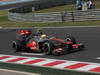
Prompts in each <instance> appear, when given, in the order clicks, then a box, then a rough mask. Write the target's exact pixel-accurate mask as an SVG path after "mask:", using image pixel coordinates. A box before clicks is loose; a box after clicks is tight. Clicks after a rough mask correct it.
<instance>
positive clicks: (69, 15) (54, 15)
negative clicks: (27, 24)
mask: <svg viewBox="0 0 100 75" xmlns="http://www.w3.org/2000/svg"><path fill="white" fill-rule="evenodd" d="M8 19H9V20H12V21H32V22H68V21H72V22H73V21H93V20H100V9H92V10H88V11H62V12H50V13H26V14H21V13H11V12H9V13H8Z"/></svg>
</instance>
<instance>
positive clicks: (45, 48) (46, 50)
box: [44, 44, 50, 54]
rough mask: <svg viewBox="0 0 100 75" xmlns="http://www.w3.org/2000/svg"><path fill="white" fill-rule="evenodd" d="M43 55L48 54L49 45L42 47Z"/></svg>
mask: <svg viewBox="0 0 100 75" xmlns="http://www.w3.org/2000/svg"><path fill="white" fill-rule="evenodd" d="M44 53H45V54H49V53H50V45H49V44H45V45H44Z"/></svg>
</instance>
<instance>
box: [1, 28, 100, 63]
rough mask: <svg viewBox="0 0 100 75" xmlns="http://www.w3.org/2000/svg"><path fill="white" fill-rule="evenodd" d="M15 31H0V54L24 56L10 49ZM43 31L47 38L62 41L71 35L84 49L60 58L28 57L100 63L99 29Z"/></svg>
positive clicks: (47, 56) (54, 29)
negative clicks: (56, 38)
mask: <svg viewBox="0 0 100 75" xmlns="http://www.w3.org/2000/svg"><path fill="white" fill-rule="evenodd" d="M16 30H17V29H0V54H8V55H20V56H24V55H22V54H21V53H20V52H18V53H15V52H14V50H13V49H12V47H11V42H12V40H14V39H15V37H16ZM35 30H36V29H33V32H34V31H35ZM43 31H44V32H45V33H46V34H47V35H49V36H57V37H60V38H62V39H64V38H65V36H66V34H68V33H69V34H72V35H73V36H74V37H75V38H76V39H77V40H78V41H79V42H82V43H84V44H85V47H86V48H85V50H83V51H79V52H75V53H70V54H67V55H62V56H53V55H42V56H41V55H28V56H32V57H43V58H52V59H61V60H73V61H84V62H94V63H100V60H98V59H96V58H97V57H100V27H75V28H47V29H46V28H44V29H43Z"/></svg>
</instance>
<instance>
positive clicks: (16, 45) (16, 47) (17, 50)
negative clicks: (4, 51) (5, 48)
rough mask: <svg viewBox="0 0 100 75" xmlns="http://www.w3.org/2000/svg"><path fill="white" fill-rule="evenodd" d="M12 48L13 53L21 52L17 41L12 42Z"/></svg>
mask: <svg viewBox="0 0 100 75" xmlns="http://www.w3.org/2000/svg"><path fill="white" fill-rule="evenodd" d="M12 48H13V49H14V50H15V52H19V51H20V50H21V44H20V41H18V40H15V41H13V42H12Z"/></svg>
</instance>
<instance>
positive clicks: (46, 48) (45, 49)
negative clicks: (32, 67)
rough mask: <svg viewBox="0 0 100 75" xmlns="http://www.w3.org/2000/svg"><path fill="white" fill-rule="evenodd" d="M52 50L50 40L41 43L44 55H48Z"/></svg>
mask: <svg viewBox="0 0 100 75" xmlns="http://www.w3.org/2000/svg"><path fill="white" fill-rule="evenodd" d="M52 51H53V44H52V43H51V42H49V41H48V42H45V43H44V45H43V53H44V54H45V55H50V54H52Z"/></svg>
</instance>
